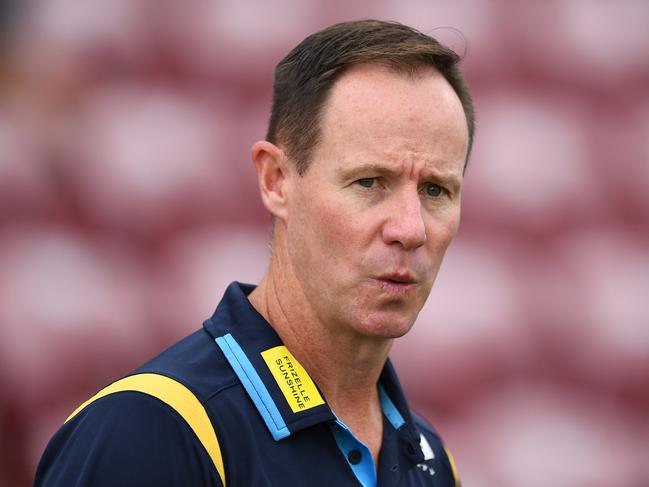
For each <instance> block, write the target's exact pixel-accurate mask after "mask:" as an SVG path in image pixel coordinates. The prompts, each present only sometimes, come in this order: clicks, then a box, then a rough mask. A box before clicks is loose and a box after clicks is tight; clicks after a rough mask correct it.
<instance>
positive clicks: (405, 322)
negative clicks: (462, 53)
mask: <svg viewBox="0 0 649 487" xmlns="http://www.w3.org/2000/svg"><path fill="white" fill-rule="evenodd" d="M457 62H458V57H457V56H456V55H455V53H453V52H452V51H450V50H449V49H447V48H446V47H444V46H441V45H440V44H439V43H437V41H435V40H434V39H432V38H430V37H428V36H426V35H423V34H421V33H419V32H417V31H415V30H413V29H411V28H409V27H405V26H402V25H400V24H395V23H386V22H378V21H360V22H348V23H342V24H337V25H334V26H332V27H329V28H327V29H325V30H323V31H321V32H318V33H316V34H314V35H312V36H310V37H308V38H307V39H305V40H304V41H303V42H302V43H301V44H300V45H298V46H297V47H296V48H295V49H294V50H293V51H292V52H291V53H289V55H288V56H287V57H286V58H285V59H284V60H283V61H281V62H280V63H279V65H278V66H277V69H276V73H275V89H274V98H273V107H272V114H271V119H270V125H269V130H268V135H267V137H266V140H264V141H260V142H257V143H256V144H255V145H254V146H253V148H252V158H253V161H254V164H255V167H256V169H257V174H258V178H259V188H260V193H261V198H262V201H263V203H264V205H265V206H266V208H267V209H268V211H269V212H270V213H271V214H272V216H273V219H274V233H273V238H272V256H271V259H270V265H269V268H268V272H267V273H266V275H265V277H264V278H263V279H262V281H261V283H260V284H259V286H257V287H256V288H255V287H253V286H249V285H243V284H239V283H233V284H231V285H230V287H229V288H228V290H227V291H226V294H225V296H224V298H223V300H222V301H221V303H220V304H219V306H218V308H217V310H216V312H215V314H214V315H213V316H212V318H210V319H209V320H207V321H205V323H204V326H203V329H202V330H200V331H198V332H196V333H194V334H192V335H190V336H189V337H187V338H185V339H184V340H182V341H181V342H179V343H177V344H176V345H174V346H172V347H171V348H170V349H168V350H167V351H165V352H163V353H162V354H161V355H160V356H158V357H156V358H155V359H153V360H152V361H151V362H149V363H148V364H146V365H144V366H143V367H141V368H140V369H138V370H137V371H136V372H135V373H134V374H133V375H131V376H129V377H127V378H126V379H122V380H121V381H118V382H116V383H114V384H113V385H111V386H109V387H108V388H106V389H104V390H102V392H100V393H99V394H98V395H97V396H95V397H94V398H92V399H91V400H90V401H88V402H87V403H86V404H84V405H82V406H81V407H80V408H79V409H78V410H77V411H75V412H74V413H73V414H72V415H71V417H70V418H69V419H68V421H67V422H66V423H65V425H64V426H63V427H62V428H61V430H59V432H57V434H56V435H55V436H54V438H53V439H52V440H51V442H50V444H49V445H48V447H47V450H46V452H45V454H44V456H43V459H42V460H41V463H40V465H39V468H38V471H37V474H36V482H35V484H36V485H47V486H50V485H57V486H58V485H65V486H70V485H93V486H104V485H106V486H107V485H119V486H125V485H156V486H160V485H170V486H171V485H173V486H180V485H183V486H184V485H192V486H198V485H206V486H207V485H230V486H250V485H254V486H257V485H302V484H309V485H322V486H338V485H363V486H374V485H379V486H388V485H434V486H452V485H459V481H458V480H457V476H456V473H455V468H454V466H453V461H452V459H451V457H450V455H449V454H448V453H447V451H446V450H445V449H444V448H443V446H442V443H441V441H440V439H439V437H438V436H437V434H436V433H435V432H434V431H433V430H432V429H431V427H430V426H428V425H427V423H425V422H424V421H423V420H422V419H420V418H418V417H417V416H415V415H414V414H413V413H412V412H411V411H410V409H409V408H408V405H407V403H406V401H405V398H404V397H403V393H402V391H401V388H400V386H399V383H398V380H397V377H396V374H395V372H394V370H393V368H392V366H391V364H390V362H389V361H388V359H387V357H388V352H389V350H390V346H391V344H392V342H393V340H394V339H395V338H397V337H400V336H402V335H404V334H405V333H407V332H408V330H409V329H410V328H411V326H412V325H413V323H414V321H415V319H416V317H417V314H418V312H419V311H420V309H421V307H422V306H423V305H424V303H425V301H426V299H427V297H428V294H429V292H430V289H431V286H432V284H433V281H434V279H435V276H436V274H437V271H438V269H439V266H440V264H441V261H442V258H443V255H444V252H445V250H446V248H447V246H448V245H449V243H450V242H451V240H452V239H453V236H454V235H455V233H456V231H457V228H458V225H459V220H460V194H461V188H462V180H463V174H464V169H465V165H466V161H467V159H468V155H469V152H470V147H471V140H472V137H473V124H474V122H473V109H472V104H471V98H470V96H469V94H468V92H467V89H466V87H465V84H464V81H463V78H462V76H461V74H460V73H459V71H458V69H457V67H456V63H457Z"/></svg>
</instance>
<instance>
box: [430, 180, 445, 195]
mask: <svg viewBox="0 0 649 487" xmlns="http://www.w3.org/2000/svg"><path fill="white" fill-rule="evenodd" d="M443 192H444V188H442V187H441V186H440V185H439V184H435V183H428V184H427V185H426V194H427V195H428V196H431V197H433V198H437V197H438V196H441V195H442V193H443Z"/></svg>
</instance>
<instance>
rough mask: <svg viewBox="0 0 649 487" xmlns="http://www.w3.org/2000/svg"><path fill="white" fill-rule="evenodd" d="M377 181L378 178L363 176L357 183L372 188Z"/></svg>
mask: <svg viewBox="0 0 649 487" xmlns="http://www.w3.org/2000/svg"><path fill="white" fill-rule="evenodd" d="M375 182H376V178H363V179H359V180H358V181H356V183H357V184H359V185H360V186H362V187H363V188H371V187H372V186H374V183H375Z"/></svg>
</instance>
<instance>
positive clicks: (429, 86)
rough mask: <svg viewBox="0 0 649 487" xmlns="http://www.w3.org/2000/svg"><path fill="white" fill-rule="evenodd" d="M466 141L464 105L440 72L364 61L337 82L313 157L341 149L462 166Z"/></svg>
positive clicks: (330, 97) (327, 107)
mask: <svg viewBox="0 0 649 487" xmlns="http://www.w3.org/2000/svg"><path fill="white" fill-rule="evenodd" d="M467 141H468V131H467V126H466V118H465V116H464V110H463V108H462V104H461V102H460V100H459V98H458V96H457V95H456V93H455V92H454V90H453V88H452V87H451V85H450V84H449V83H448V81H447V80H446V79H445V78H444V77H443V76H442V75H441V74H440V73H439V72H438V71H436V70H435V69H433V68H432V67H424V68H422V69H420V70H419V71H417V72H416V73H414V74H412V75H411V74H409V73H402V72H396V71H395V70H394V69H391V68H389V67H387V66H383V65H378V64H363V65H358V66H354V67H352V68H350V69H349V70H348V71H346V72H345V73H344V74H343V75H342V76H341V77H340V78H339V79H338V80H337V81H336V83H335V84H334V86H333V88H332V91H331V94H330V96H329V99H328V100H327V103H326V105H325V109H324V112H323V116H322V121H321V139H320V143H319V145H318V147H317V148H316V151H315V155H316V159H317V158H318V157H317V156H318V155H320V156H323V157H327V156H330V155H332V154H331V152H332V151H334V152H340V151H342V150H346V151H364V152H381V153H394V156H395V157H396V156H404V155H407V154H415V155H416V154H423V155H426V156H427V157H429V158H434V159H439V160H440V161H446V162H447V163H449V164H452V165H453V166H455V165H456V163H459V164H460V165H461V166H463V164H464V159H465V157H466V148H467Z"/></svg>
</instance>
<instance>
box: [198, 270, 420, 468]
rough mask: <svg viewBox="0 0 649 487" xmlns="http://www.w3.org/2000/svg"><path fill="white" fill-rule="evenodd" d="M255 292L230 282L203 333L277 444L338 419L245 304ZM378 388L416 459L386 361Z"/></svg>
mask: <svg viewBox="0 0 649 487" xmlns="http://www.w3.org/2000/svg"><path fill="white" fill-rule="evenodd" d="M254 288H255V286H252V285H249V284H241V283H238V282H233V283H232V284H230V285H229V286H228V288H227V290H226V292H225V295H224V297H223V299H222V300H221V302H220V303H219V305H218V307H217V309H216V311H215V313H214V315H213V316H212V317H211V318H210V319H208V320H206V321H205V322H204V323H203V326H204V328H205V330H206V331H207V332H208V333H209V334H210V335H211V336H212V338H213V339H214V340H215V341H216V344H217V345H218V347H219V348H220V349H221V351H222V352H223V353H224V355H225V357H226V358H227V360H228V362H229V363H230V365H231V366H232V368H233V369H234V372H235V373H236V375H237V376H238V377H239V380H240V381H241V383H242V384H243V386H244V388H245V389H246V392H247V393H248V395H249V396H250V398H251V399H252V401H253V403H254V404H255V406H256V407H257V409H258V410H259V413H260V414H261V416H262V417H263V419H264V422H265V423H266V426H267V427H268V430H269V431H270V433H271V435H272V436H273V438H274V439H275V440H278V441H279V440H281V439H282V438H285V437H287V436H290V435H291V434H294V433H296V432H298V431H300V430H302V429H305V428H308V427H310V426H313V425H315V424H318V423H322V422H331V421H336V416H335V414H334V413H333V411H332V410H331V408H330V407H329V405H328V404H327V402H326V399H325V397H324V395H323V394H322V392H321V391H320V390H319V389H318V388H317V385H316V384H314V383H313V381H312V380H311V378H310V377H309V375H308V374H307V372H306V371H305V370H304V369H303V368H302V367H301V366H300V365H299V363H297V361H296V360H295V359H294V358H293V357H292V355H291V354H290V352H288V350H287V349H286V347H284V345H283V343H282V341H281V340H280V338H279V336H278V335H277V333H276V332H275V330H274V329H273V328H272V327H271V326H270V324H269V323H268V322H267V321H266V320H265V318H264V317H263V316H261V315H260V314H259V313H258V312H257V310H256V309H255V308H254V307H253V306H252V304H250V302H249V301H248V298H247V296H248V294H250V293H251V292H252V291H253V289H254ZM244 323H245V325H244ZM379 385H380V390H382V391H381V392H382V396H385V397H382V404H383V411H384V414H385V416H386V418H387V419H388V420H389V422H390V423H391V424H392V425H393V426H394V427H395V429H396V430H398V431H399V434H400V436H402V437H403V440H404V441H406V442H407V443H411V444H415V445H417V448H415V450H416V451H415V452H414V453H413V461H416V460H419V453H420V452H419V448H418V445H419V432H418V431H417V428H416V427H415V426H414V421H413V418H412V416H411V413H410V408H409V407H408V404H407V403H406V399H405V397H404V394H403V390H402V389H401V385H400V384H399V380H398V378H397V375H396V373H395V371H394V368H393V367H392V364H391V363H390V360H388V361H387V362H386V364H385V367H384V368H383V371H382V373H381V376H380V378H379ZM386 399H387V401H386ZM399 418H401V420H400V419H399Z"/></svg>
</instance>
